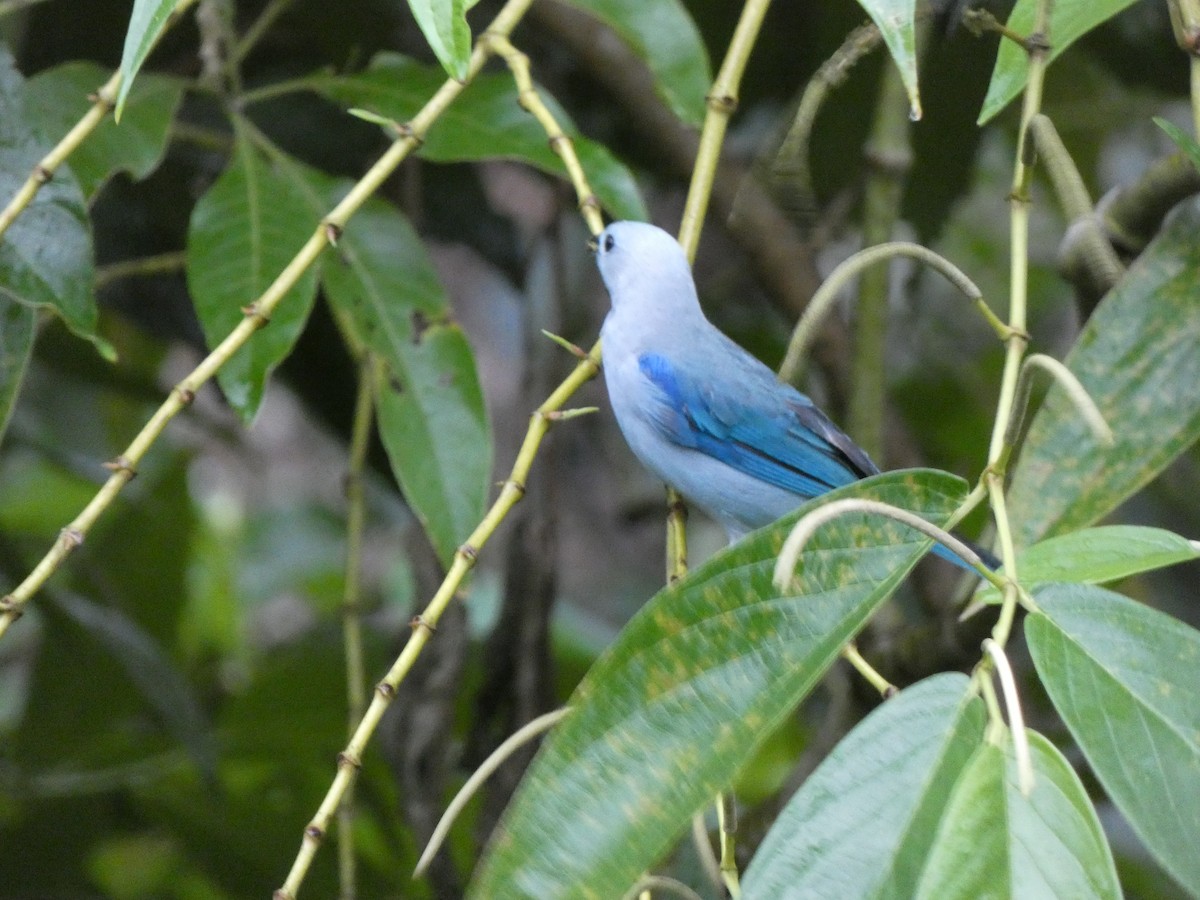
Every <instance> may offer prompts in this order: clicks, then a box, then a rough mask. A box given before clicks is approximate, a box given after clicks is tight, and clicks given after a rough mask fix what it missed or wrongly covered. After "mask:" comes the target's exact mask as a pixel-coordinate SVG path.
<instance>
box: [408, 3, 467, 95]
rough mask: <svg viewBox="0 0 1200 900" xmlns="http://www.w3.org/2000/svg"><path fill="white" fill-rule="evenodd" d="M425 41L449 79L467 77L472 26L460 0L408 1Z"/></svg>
mask: <svg viewBox="0 0 1200 900" xmlns="http://www.w3.org/2000/svg"><path fill="white" fill-rule="evenodd" d="M408 8H409V9H411V10H412V14H413V17H414V18H415V19H416V20H417V25H419V26H420V28H421V32H422V33H423V34H424V35H425V40H427V41H429V46H430V47H431V48H433V53H434V55H435V56H436V57H437V58H438V61H439V62H440V63H441V64H442V67H443V68H444V69H445V70H446V73H447V74H448V75H449V76H450V77H451V78H458V79H463V78H466V77H467V62H468V61H469V60H470V58H471V27H470V26H469V25H468V24H467V14H466V13H467V11H466V7H465V6H464V4H463V0H408Z"/></svg>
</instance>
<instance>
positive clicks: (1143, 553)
mask: <svg viewBox="0 0 1200 900" xmlns="http://www.w3.org/2000/svg"><path fill="white" fill-rule="evenodd" d="M1194 559H1200V544H1197V543H1196V542H1194V541H1189V540H1188V539H1187V538H1185V537H1181V536H1180V535H1178V534H1175V533H1174V532H1173V531H1167V530H1166V529H1164V528H1150V527H1147V526H1144V525H1101V526H1099V527H1096V528H1084V529H1081V530H1080V531H1072V532H1070V533H1069V534H1060V535H1057V536H1056V537H1052V538H1046V540H1044V541H1038V543H1036V544H1034V545H1033V546H1032V547H1030V548H1029V549H1028V550H1026V551H1024V552H1023V553H1021V554H1020V555H1019V557H1018V558H1017V571H1018V572H1019V573H1020V576H1021V583H1022V584H1024V585H1025V586H1026V587H1032V586H1034V585H1036V584H1045V583H1047V582H1050V581H1075V582H1080V583H1083V584H1104V583H1105V582H1109V581H1116V580H1118V579H1120V578H1128V577H1129V576H1131V575H1137V574H1139V573H1141V572H1149V571H1152V570H1154V569H1161V568H1163V567H1164V566H1173V565H1176V564H1177V563H1181V562H1189V561H1191V560H1194ZM975 599H976V601H977V602H980V603H999V602H1000V592H999V591H998V590H997V589H996V588H994V587H993V586H992V585H990V584H989V585H987V586H985V587H984V588H982V589H981V590H980V591H979V593H978V594H977V595H976V598H975Z"/></svg>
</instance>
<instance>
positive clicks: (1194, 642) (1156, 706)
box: [1025, 584, 1200, 895]
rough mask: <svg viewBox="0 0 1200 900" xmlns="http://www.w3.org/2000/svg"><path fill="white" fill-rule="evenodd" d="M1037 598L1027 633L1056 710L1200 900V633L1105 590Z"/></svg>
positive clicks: (1065, 587) (1150, 843)
mask: <svg viewBox="0 0 1200 900" xmlns="http://www.w3.org/2000/svg"><path fill="white" fill-rule="evenodd" d="M1035 599H1036V601H1037V604H1038V606H1039V607H1040V609H1041V612H1040V613H1037V614H1035V615H1031V616H1029V618H1028V619H1027V620H1026V623H1025V633H1026V636H1027V638H1028V640H1029V649H1030V652H1031V653H1032V655H1033V662H1034V665H1035V666H1036V667H1037V671H1038V674H1039V675H1040V676H1041V679H1042V682H1043V684H1045V686H1046V691H1047V693H1048V694H1049V695H1050V699H1051V700H1052V701H1053V702H1054V706H1055V708H1056V709H1057V710H1058V712H1059V714H1060V715H1061V716H1062V717H1063V720H1064V721H1065V722H1066V723H1067V727H1068V728H1069V729H1070V730H1071V734H1072V736H1073V737H1074V738H1075V741H1076V743H1078V744H1079V748H1080V749H1081V750H1082V751H1083V753H1084V756H1086V757H1087V760H1088V764H1089V765H1090V766H1091V768H1092V770H1093V771H1094V772H1095V773H1096V777H1097V778H1099V779H1100V783H1101V784H1103V785H1104V789H1105V790H1106V791H1107V792H1108V794H1109V796H1110V797H1112V799H1113V802H1114V803H1116V804H1117V806H1118V807H1119V808H1120V810H1121V812H1123V813H1124V814H1125V817H1126V818H1127V819H1128V820H1129V823H1130V825H1132V826H1133V829H1134V831H1136V832H1137V833H1138V835H1139V836H1140V837H1141V838H1142V840H1143V841H1144V842H1145V844H1146V846H1147V847H1148V848H1149V849H1150V851H1151V852H1152V853H1153V854H1154V855H1155V857H1157V859H1158V860H1159V862H1161V863H1162V865H1163V867H1164V868H1165V869H1166V870H1167V871H1168V872H1170V873H1171V874H1172V875H1174V876H1175V878H1177V879H1178V880H1179V882H1180V884H1182V885H1183V886H1184V887H1185V888H1187V889H1188V890H1189V891H1191V892H1192V893H1193V894H1196V895H1200V854H1197V853H1196V848H1197V847H1200V696H1198V694H1197V684H1198V681H1197V672H1200V632H1197V631H1195V630H1193V629H1191V628H1188V627H1187V626H1186V625H1184V624H1183V623H1182V622H1179V621H1178V620H1176V619H1173V618H1171V617H1170V616H1168V615H1165V614H1164V613H1161V612H1158V611H1157V610H1153V609H1150V608H1148V607H1145V606H1142V605H1140V604H1138V603H1134V602H1133V601H1132V600H1129V599H1127V598H1125V597H1122V596H1121V595H1120V594H1114V593H1112V592H1111V591H1106V590H1104V589H1103V588H1097V587H1091V586H1087V585H1078V584H1056V585H1047V586H1045V587H1044V588H1041V589H1040V590H1038V591H1037V592H1036V593H1035Z"/></svg>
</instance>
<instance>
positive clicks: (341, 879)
mask: <svg viewBox="0 0 1200 900" xmlns="http://www.w3.org/2000/svg"><path fill="white" fill-rule="evenodd" d="M374 383H375V361H374V360H373V359H372V358H371V356H370V355H367V356H366V357H364V358H363V360H362V362H361V363H360V364H359V368H358V396H357V398H356V399H355V403H354V421H353V425H352V426H351V432H350V453H349V458H348V460H347V467H346V571H345V576H344V584H343V591H342V638H343V642H344V645H345V653H346V715H347V720H348V729H349V731H348V733H349V734H351V735H353V734H354V728H355V726H356V725H357V724H358V722H359V720H360V719H361V718H362V716H363V710H364V709H365V707H366V694H367V692H366V680H367V674H366V665H365V663H364V661H363V641H362V558H363V532H364V530H365V524H366V499H365V490H364V484H363V479H364V475H365V470H366V465H367V449H368V448H369V446H370V441H371V425H372V423H373V421H374V414H375V408H374V403H373V402H372V397H373V394H372V389H373V386H374ZM357 884H358V878H357V867H356V865H355V856H354V792H353V789H351V790H349V791H347V793H346V799H345V801H344V802H343V803H342V807H341V809H340V810H339V811H338V888H339V891H340V894H341V898H342V900H354V898H355V897H356V896H357V895H358V889H357Z"/></svg>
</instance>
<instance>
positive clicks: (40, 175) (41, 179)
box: [33, 163, 54, 184]
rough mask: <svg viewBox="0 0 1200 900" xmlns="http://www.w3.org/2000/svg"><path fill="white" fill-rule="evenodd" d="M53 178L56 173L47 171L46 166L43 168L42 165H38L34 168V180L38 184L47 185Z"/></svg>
mask: <svg viewBox="0 0 1200 900" xmlns="http://www.w3.org/2000/svg"><path fill="white" fill-rule="evenodd" d="M53 177H54V173H53V172H51V171H50V170H49V169H47V168H46V167H45V166H43V165H42V164H41V163H39V164H38V165H36V166H34V167H33V180H34V181H36V182H37V183H38V184H45V183H46V182H48V181H49V180H50V179H51V178H53Z"/></svg>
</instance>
